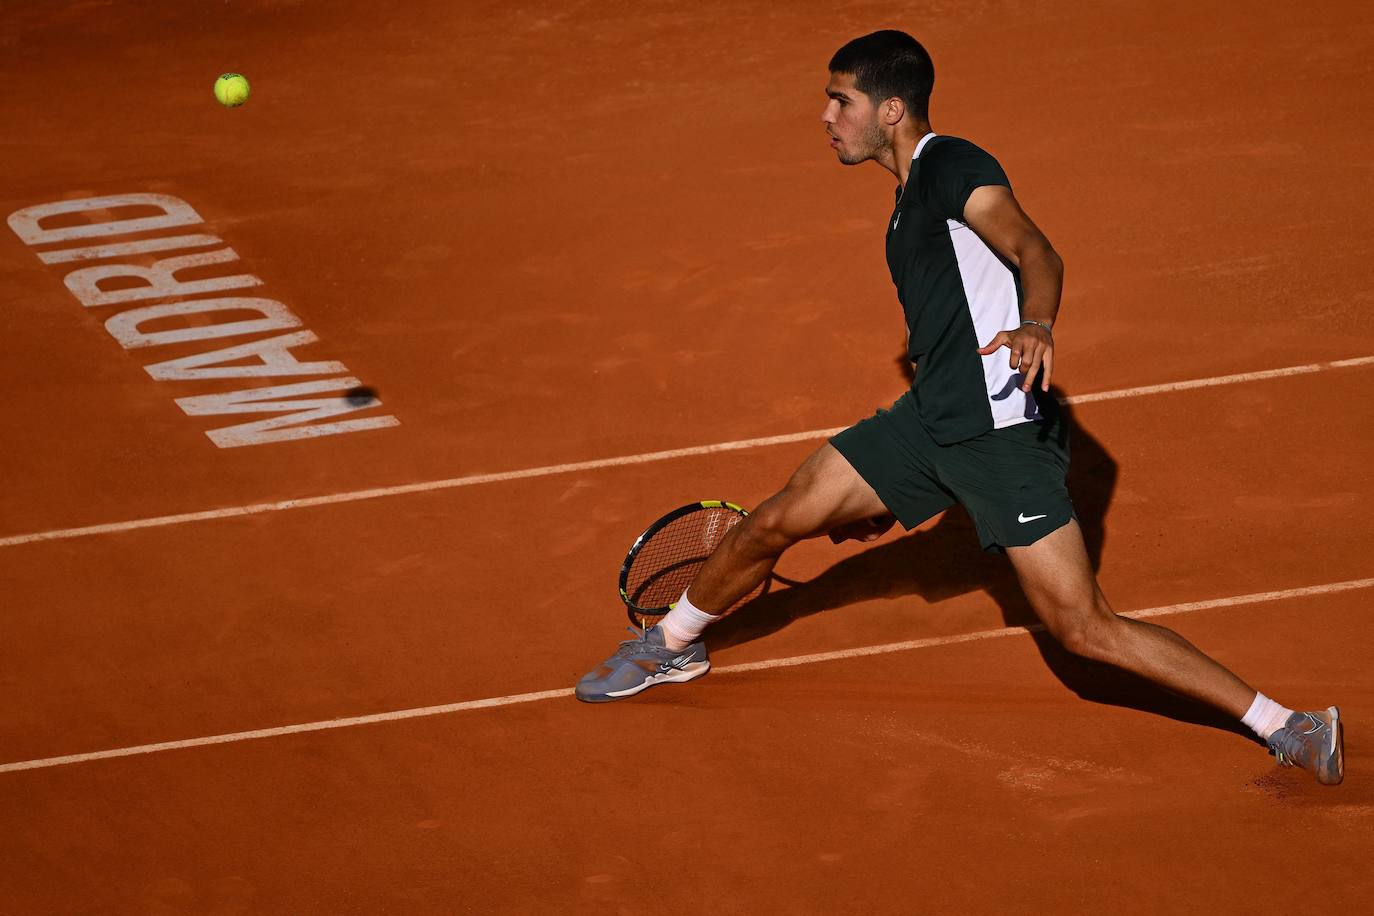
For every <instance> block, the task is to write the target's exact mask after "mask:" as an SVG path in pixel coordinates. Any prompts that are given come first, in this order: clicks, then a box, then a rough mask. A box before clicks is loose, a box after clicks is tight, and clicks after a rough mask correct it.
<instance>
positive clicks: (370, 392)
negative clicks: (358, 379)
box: [344, 385, 377, 407]
mask: <svg viewBox="0 0 1374 916" xmlns="http://www.w3.org/2000/svg"><path fill="white" fill-rule="evenodd" d="M344 400H346V401H348V405H349V406H350V407H366V406H368V405H369V404H371V403H372V402H373V401H376V400H377V389H376V388H373V387H371V386H370V385H359V386H358V387H357V388H350V389H348V390H347V391H345V392H344Z"/></svg>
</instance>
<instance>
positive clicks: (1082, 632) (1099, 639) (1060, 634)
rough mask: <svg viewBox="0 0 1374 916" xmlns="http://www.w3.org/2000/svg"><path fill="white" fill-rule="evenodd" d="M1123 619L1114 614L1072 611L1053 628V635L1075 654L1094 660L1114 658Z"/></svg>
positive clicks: (1051, 631)
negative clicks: (1100, 614)
mask: <svg viewBox="0 0 1374 916" xmlns="http://www.w3.org/2000/svg"><path fill="white" fill-rule="evenodd" d="M1121 623H1122V621H1121V618H1119V617H1117V616H1116V615H1115V614H1108V615H1107V616H1105V617H1103V616H1099V615H1097V614H1095V613H1089V612H1083V613H1079V614H1071V615H1069V616H1068V619H1065V620H1061V621H1060V622H1059V623H1058V624H1057V625H1056V626H1053V627H1050V628H1049V630H1050V634H1051V635H1052V636H1054V638H1055V639H1056V640H1058V641H1059V644H1060V645H1062V646H1063V647H1064V648H1065V649H1066V650H1067V651H1069V652H1072V653H1073V654H1074V655H1079V656H1082V657H1083V658H1089V659H1092V660H1093V661H1111V660H1112V659H1114V658H1115V657H1116V646H1117V639H1116V637H1117V630H1118V629H1119V627H1120V625H1121Z"/></svg>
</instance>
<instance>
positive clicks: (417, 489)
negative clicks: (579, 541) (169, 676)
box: [0, 356, 1374, 547]
mask: <svg viewBox="0 0 1374 916" xmlns="http://www.w3.org/2000/svg"><path fill="white" fill-rule="evenodd" d="M1359 366H1374V356H1361V357H1357V358H1355V359H1339V360H1333V361H1330V362H1324V363H1308V364H1307V365H1305V366H1286V367H1284V368H1281V369H1262V370H1259V371H1257V372H1242V373H1239V374H1236V375H1218V376H1213V377H1212V378H1200V379H1189V380H1187V381H1182V382H1166V383H1164V384H1162V385H1146V386H1143V387H1139V388H1121V389H1118V390H1116V391H1098V392H1094V393H1090V394H1079V395H1074V396H1072V397H1068V398H1064V399H1063V403H1065V404H1069V405H1073V404H1090V403H1093V402H1096V401H1112V400H1118V399H1121V398H1138V397H1142V396H1144V395H1150V394H1165V393H1168V392H1172V391H1186V390H1188V389H1190V388H1212V387H1215V386H1218V385H1236V384H1240V383H1242V382H1255V381H1261V380H1263V379H1272V378H1284V377H1287V376H1291V375H1311V374H1312V373H1314V372H1327V371H1330V370H1333V369H1352V368H1356V367H1359ZM845 428H846V427H843V426H838V427H835V428H834V429H812V430H807V431H806V432H801V433H787V434H785V435H781V436H765V437H763V438H761V439H739V440H736V441H734V442H717V443H715V444H714V445H694V446H689V447H687V448H674V449H668V450H666V451H662V452H645V453H644V454H641V455H621V456H620V457H618V458H597V459H594V460H592V461H575V462H572V463H571V464H552V465H546V466H544V467H538V468H526V469H525V470H521V471H500V472H497V473H494V474H473V475H470V476H468V477H449V478H446V479H444V480H426V481H421V482H419V483H407V484H399V485H396V486H390V487H375V488H373V489H368V490H350V491H348V492H346V493H331V494H328V495H326V496H306V497H301V498H299V499H283V500H278V501H277V502H267V503H252V504H250V505H246V506H229V507H227V508H223V509H206V510H203V511H200V512H183V513H179V514H177V515H159V516H154V517H152V518H136V519H130V520H128V521H123V522H109V523H106V524H103V525H86V526H84V527H81V528H56V529H53V530H51V531H36V532H33V533H31V534H14V535H9V536H8V537H3V538H0V547H17V546H19V545H21V544H33V543H37V542H39V541H58V540H64V539H67V538H79V537H87V536H89V535H94V534H115V533H118V532H121V531H136V530H138V529H140V528H160V527H163V526H165V525H182V524H186V523H187V522H203V521H210V520H212V519H220V518H237V517H239V516H243V515H260V514H262V513H264V512H281V511H284V510H286V509H307V508H310V507H311V506H330V505H334V504H337V503H351V502H359V501H361V500H365V499H380V498H382V497H384V496H403V495H405V494H407V493H428V492H431V491H434V490H452V489H455V488H457V487H472V486H477V485H479V484H484V483H501V482H504V481H508V480H523V479H525V478H529V477H550V476H552V475H554V474H570V473H575V472H577V471H592V470H597V469H599V468H614V467H623V466H625V465H631V464H649V463H650V462H654V461H668V460H670V459H673V458H688V457H692V456H694V455H711V454H715V453H718V452H733V451H739V450H740V449H746V448H761V447H763V446H768V445H785V444H787V443H791V442H805V441H807V440H810V439H828V438H830V437H831V436H833V435H835V434H836V433H838V432H840V430H842V429H845Z"/></svg>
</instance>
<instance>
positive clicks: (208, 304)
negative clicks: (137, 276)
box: [105, 297, 301, 350]
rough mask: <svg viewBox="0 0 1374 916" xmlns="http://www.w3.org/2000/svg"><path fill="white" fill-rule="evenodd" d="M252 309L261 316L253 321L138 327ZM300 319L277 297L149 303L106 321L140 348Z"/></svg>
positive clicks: (278, 326) (125, 342)
mask: <svg viewBox="0 0 1374 916" xmlns="http://www.w3.org/2000/svg"><path fill="white" fill-rule="evenodd" d="M237 310H243V311H253V312H257V313H258V314H260V315H262V316H263V317H261V318H255V319H253V320H251V321H229V322H224V323H220V324H211V325H205V326H203V327H194V328H176V329H174V330H169V331H147V332H145V331H140V330H139V326H140V325H142V324H143V323H144V322H147V321H154V320H156V319H158V318H170V317H172V316H174V315H197V314H200V313H202V312H229V311H237ZM300 326H301V320H300V319H299V318H297V317H296V316H295V315H293V314H292V313H291V310H290V309H289V308H287V307H286V306H285V305H282V304H281V303H280V302H278V301H277V300H275V299H242V298H237V297H234V298H228V299H193V300H191V301H189V302H169V303H167V304H165V305H147V306H144V307H143V308H137V309H130V310H129V311H127V312H120V313H119V314H118V315H115V316H114V317H112V318H111V319H110V320H109V321H107V322H105V330H107V331H109V332H110V335H111V336H112V337H114V339H115V340H117V341H119V343H120V345H121V346H122V347H124V349H126V350H134V349H137V348H139V347H156V346H161V345H162V344H171V343H181V342H183V341H187V340H209V339H211V338H215V337H235V336H237V335H239V334H257V333H259V332H261V331H277V330H282V329H285V328H298V327H300Z"/></svg>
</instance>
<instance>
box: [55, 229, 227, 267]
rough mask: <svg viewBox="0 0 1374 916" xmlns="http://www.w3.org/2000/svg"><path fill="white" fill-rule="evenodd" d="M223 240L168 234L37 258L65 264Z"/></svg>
mask: <svg viewBox="0 0 1374 916" xmlns="http://www.w3.org/2000/svg"><path fill="white" fill-rule="evenodd" d="M223 241H224V240H223V239H221V238H220V237H219V236H216V235H168V236H164V237H162V238H154V239H140V240H139V241H137V242H115V243H114V244H112V245H89V246H87V247H85V248H58V249H57V250H55V251H40V252H39V253H38V260H40V261H42V262H43V263H44V264H66V263H69V262H71V261H99V260H103V259H105V258H118V257H123V256H124V255H126V254H147V253H148V252H150V251H171V250H173V249H175V248H204V247H205V246H207V245H218V244H220V243H222V242H223Z"/></svg>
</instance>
